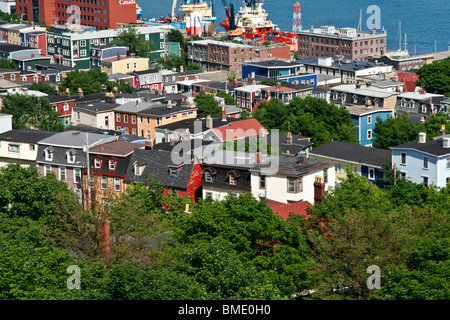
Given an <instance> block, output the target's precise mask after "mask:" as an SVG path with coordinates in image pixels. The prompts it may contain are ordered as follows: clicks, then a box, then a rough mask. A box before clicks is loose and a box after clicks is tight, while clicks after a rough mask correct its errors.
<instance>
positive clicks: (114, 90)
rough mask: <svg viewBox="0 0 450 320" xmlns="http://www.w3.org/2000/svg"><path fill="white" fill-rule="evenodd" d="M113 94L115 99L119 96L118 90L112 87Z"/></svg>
mask: <svg viewBox="0 0 450 320" xmlns="http://www.w3.org/2000/svg"><path fill="white" fill-rule="evenodd" d="M113 93H114V95H115V96H116V97H117V96H118V95H119V88H117V87H114V88H113Z"/></svg>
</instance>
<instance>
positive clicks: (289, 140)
mask: <svg viewBox="0 0 450 320" xmlns="http://www.w3.org/2000/svg"><path fill="white" fill-rule="evenodd" d="M286 140H287V143H288V144H292V133H291V132H290V131H289V132H288V133H287V137H286Z"/></svg>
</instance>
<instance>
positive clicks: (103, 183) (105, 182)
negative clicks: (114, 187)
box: [100, 176, 108, 190]
mask: <svg viewBox="0 0 450 320" xmlns="http://www.w3.org/2000/svg"><path fill="white" fill-rule="evenodd" d="M100 182H101V183H100V184H101V188H102V189H103V190H106V189H108V178H107V177H105V176H102V178H101V181H100Z"/></svg>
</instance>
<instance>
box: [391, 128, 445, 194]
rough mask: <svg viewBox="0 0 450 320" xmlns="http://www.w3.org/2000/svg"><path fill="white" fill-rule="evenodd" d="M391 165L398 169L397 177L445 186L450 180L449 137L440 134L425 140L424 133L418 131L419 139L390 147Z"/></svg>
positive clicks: (429, 184) (427, 184) (428, 184)
mask: <svg viewBox="0 0 450 320" xmlns="http://www.w3.org/2000/svg"><path fill="white" fill-rule="evenodd" d="M390 149H391V150H392V165H393V166H394V168H396V170H398V171H400V177H399V179H407V180H410V181H412V182H414V183H423V184H424V185H425V186H431V185H434V186H436V187H439V188H441V187H445V186H447V185H448V183H449V182H450V137H449V135H442V136H439V137H437V138H435V139H433V140H428V141H427V140H426V133H424V132H422V133H419V140H418V141H415V142H410V143H406V144H402V145H398V146H395V147H391V148H390Z"/></svg>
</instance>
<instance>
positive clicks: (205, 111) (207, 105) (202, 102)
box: [194, 93, 222, 117]
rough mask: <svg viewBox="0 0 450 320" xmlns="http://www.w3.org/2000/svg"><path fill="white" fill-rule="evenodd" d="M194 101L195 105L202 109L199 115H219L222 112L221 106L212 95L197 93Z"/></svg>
mask: <svg viewBox="0 0 450 320" xmlns="http://www.w3.org/2000/svg"><path fill="white" fill-rule="evenodd" d="M194 102H195V104H196V105H197V107H198V108H199V109H200V110H201V111H202V113H201V116H202V117H204V116H207V115H211V116H220V115H221V114H222V108H221V107H220V106H219V103H218V102H217V100H216V99H214V96H213V95H210V94H206V93H199V94H197V95H196V96H195V98H194Z"/></svg>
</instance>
